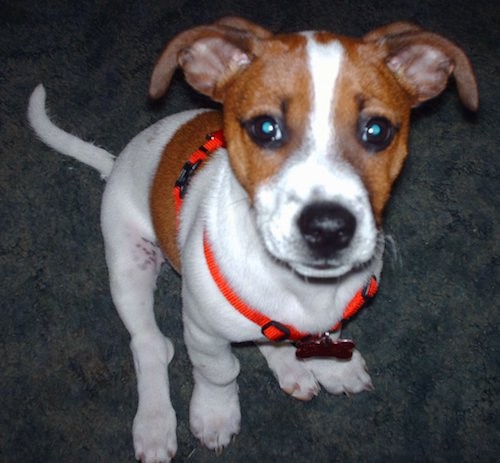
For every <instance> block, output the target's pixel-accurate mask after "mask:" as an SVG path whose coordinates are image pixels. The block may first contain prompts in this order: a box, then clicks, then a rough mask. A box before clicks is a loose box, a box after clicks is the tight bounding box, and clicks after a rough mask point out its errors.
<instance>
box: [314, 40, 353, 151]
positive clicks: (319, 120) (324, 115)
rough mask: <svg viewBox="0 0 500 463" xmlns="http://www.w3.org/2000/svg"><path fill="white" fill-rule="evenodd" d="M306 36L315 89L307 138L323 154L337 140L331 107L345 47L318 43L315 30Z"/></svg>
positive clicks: (336, 42) (331, 43) (336, 44)
mask: <svg viewBox="0 0 500 463" xmlns="http://www.w3.org/2000/svg"><path fill="white" fill-rule="evenodd" d="M306 37H307V39H308V43H307V54H308V60H309V71H310V74H311V80H312V91H313V95H312V98H313V104H312V111H311V115H310V128H309V130H310V135H309V137H308V139H309V140H308V141H310V142H311V143H312V146H313V149H312V153H315V154H317V155H320V156H321V155H326V154H327V151H328V149H329V147H330V146H331V143H332V142H333V140H334V133H333V129H334V127H333V124H332V108H333V100H334V97H335V84H336V81H337V78H338V76H339V73H340V67H341V64H342V59H343V56H344V48H343V47H342V45H341V43H340V42H339V41H338V40H333V41H331V42H328V43H319V42H318V41H317V40H316V39H315V38H314V35H313V34H312V33H307V34H306Z"/></svg>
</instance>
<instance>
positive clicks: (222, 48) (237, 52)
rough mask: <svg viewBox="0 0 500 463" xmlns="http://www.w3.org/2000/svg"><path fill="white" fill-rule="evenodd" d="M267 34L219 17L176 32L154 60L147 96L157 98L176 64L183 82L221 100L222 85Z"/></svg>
mask: <svg viewBox="0 0 500 463" xmlns="http://www.w3.org/2000/svg"><path fill="white" fill-rule="evenodd" d="M270 36H271V33H270V32H268V31H266V30H265V29H263V28H261V27H260V26H257V25H256V24H253V23H251V22H250V21H246V20H244V19H242V18H236V17H228V18H222V19H220V20H219V21H217V22H215V23H214V24H212V25H207V26H199V27H195V28H194V29H189V30H187V31H185V32H182V33H180V34H179V35H177V36H176V37H175V38H174V39H173V40H172V41H170V42H169V43H168V44H167V46H166V47H165V49H164V50H163V52H162V54H161V55H160V58H159V59H158V61H157V63H156V65H155V67H154V69H153V74H152V76H151V82H150V86H149V95H150V96H151V97H152V98H159V97H161V96H162V95H163V94H164V93H165V92H166V90H167V88H168V85H169V84H170V81H171V79H172V75H173V73H174V71H175V69H176V68H177V66H180V67H181V68H182V69H183V71H184V75H185V77H186V80H187V82H188V83H189V84H190V85H191V86H192V87H194V88H195V89H196V90H198V91H199V92H201V93H203V94H205V95H207V96H209V97H210V98H212V99H214V100H216V101H222V100H223V99H224V84H225V83H227V82H228V80H229V79H230V78H231V77H232V76H234V75H235V74H236V73H237V72H238V71H239V70H241V69H242V68H244V67H246V66H247V65H248V64H250V62H251V61H252V60H253V59H254V57H255V54H254V53H255V52H256V50H257V48H258V43H259V41H260V40H261V39H264V38H267V37H270Z"/></svg>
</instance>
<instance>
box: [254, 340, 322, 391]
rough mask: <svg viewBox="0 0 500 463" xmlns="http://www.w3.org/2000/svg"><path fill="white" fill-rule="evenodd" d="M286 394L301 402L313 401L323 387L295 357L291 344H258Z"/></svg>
mask: <svg viewBox="0 0 500 463" xmlns="http://www.w3.org/2000/svg"><path fill="white" fill-rule="evenodd" d="M258 347H259V349H260V351H261V352H262V354H263V355H264V357H265V358H266V360H267V364H268V365H269V368H270V369H271V370H272V372H273V373H274V376H275V377H276V379H277V380H278V383H279V385H280V387H281V389H283V391H284V392H286V393H287V394H290V395H291V396H292V397H294V398H296V399H299V400H311V399H312V398H313V397H315V396H317V395H318V393H319V391H320V389H321V387H320V385H319V383H318V381H316V378H315V377H314V374H313V373H312V372H311V371H310V370H309V369H308V368H307V366H306V364H305V363H304V362H303V361H301V360H299V359H298V358H297V357H296V356H295V347H294V346H292V345H291V344H280V345H275V344H258Z"/></svg>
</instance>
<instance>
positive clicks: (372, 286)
mask: <svg viewBox="0 0 500 463" xmlns="http://www.w3.org/2000/svg"><path fill="white" fill-rule="evenodd" d="M221 147H225V141H224V135H223V132H222V130H220V131H218V132H214V133H212V134H210V135H207V142H206V143H205V144H204V145H203V146H201V147H200V148H198V149H197V150H196V151H195V152H194V153H193V154H191V156H190V157H189V159H188V161H187V162H186V164H184V167H183V169H182V171H181V174H180V175H179V177H178V179H177V181H176V183H175V186H174V191H173V194H174V200H175V207H176V211H177V216H179V212H180V209H181V206H182V201H183V198H184V196H185V194H186V191H187V187H188V185H189V182H190V180H191V177H192V176H193V174H194V173H195V171H196V169H197V168H198V167H199V166H200V164H201V163H202V162H204V161H206V160H207V158H208V157H209V156H210V154H211V153H213V152H214V151H216V150H217V149H218V148H221ZM203 252H204V254H205V259H206V262H207V265H208V269H209V271H210V274H211V276H212V278H213V280H214V282H215V284H216V285H217V287H218V288H219V290H220V292H221V293H222V295H223V296H224V297H225V298H226V300H227V301H228V302H229V303H230V304H231V305H232V306H233V307H234V308H235V309H236V310H237V311H238V312H240V313H241V314H242V315H243V316H244V317H246V318H247V319H249V320H250V321H252V322H253V323H255V324H257V325H258V326H260V328H261V331H262V334H263V335H264V336H265V337H266V338H268V339H269V340H270V341H273V342H279V341H285V340H290V341H293V342H295V343H296V344H297V356H298V357H301V358H306V357H309V356H334V357H337V358H343V359H348V358H350V357H351V355H352V349H353V348H354V343H353V342H352V341H350V340H346V339H340V340H335V341H334V340H330V338H329V333H330V332H333V331H337V330H339V329H340V328H341V326H342V323H343V322H345V321H346V320H348V319H349V318H351V317H353V316H354V315H356V313H358V312H359V310H361V309H362V308H363V307H364V306H365V305H366V304H367V303H368V302H370V301H371V299H373V298H374V297H375V294H376V293H377V290H378V283H377V279H376V278H375V277H373V276H372V277H371V278H370V281H369V282H368V284H367V285H366V287H365V288H363V289H360V290H359V291H358V292H357V293H356V294H355V295H354V297H353V299H352V300H351V301H350V302H349V304H348V305H347V307H346V308H345V310H344V312H343V314H342V317H341V319H340V320H339V321H338V322H337V323H336V324H335V325H334V326H333V327H332V328H331V329H330V330H329V331H327V332H325V333H323V334H320V335H310V334H309V333H302V332H300V331H299V330H297V329H296V328H294V327H293V326H292V325H286V324H283V323H280V322H277V321H275V320H271V319H270V318H269V317H267V316H266V315H264V314H263V313H261V312H259V311H258V310H256V309H254V308H253V307H251V306H249V305H248V304H247V303H246V302H245V301H243V300H242V299H241V298H240V297H239V296H238V294H236V292H235V291H234V290H233V289H232V288H231V286H230V285H229V283H228V281H227V279H226V278H224V275H222V272H221V270H220V268H219V266H218V265H217V261H216V259H215V256H214V254H213V251H212V248H211V246H210V243H209V240H208V236H207V233H206V232H205V233H204V235H203ZM311 345H312V347H311Z"/></svg>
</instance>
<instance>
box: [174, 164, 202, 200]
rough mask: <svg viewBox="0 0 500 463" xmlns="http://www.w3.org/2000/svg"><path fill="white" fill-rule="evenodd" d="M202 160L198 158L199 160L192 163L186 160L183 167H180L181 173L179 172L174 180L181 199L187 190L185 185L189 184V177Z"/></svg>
mask: <svg viewBox="0 0 500 463" xmlns="http://www.w3.org/2000/svg"><path fill="white" fill-rule="evenodd" d="M202 162H203V161H202V160H201V159H200V160H199V161H196V162H194V163H193V162H189V161H187V162H186V163H185V164H184V167H183V168H182V170H181V173H180V174H179V177H178V178H177V180H176V182H175V187H176V188H178V189H179V196H180V198H181V199H182V198H184V196H185V194H186V192H187V187H188V186H189V182H190V181H191V177H192V176H193V175H194V173H195V172H196V169H198V167H199V166H200V164H201V163H202Z"/></svg>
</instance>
